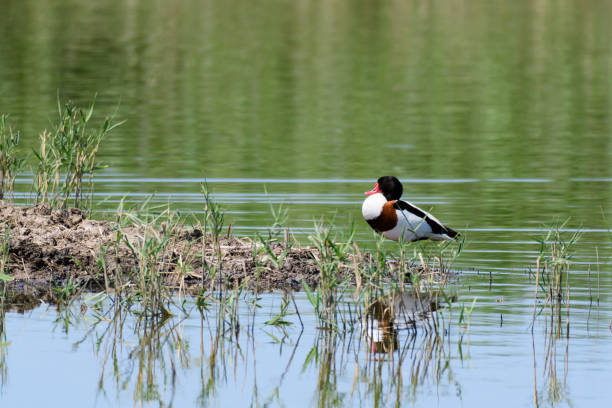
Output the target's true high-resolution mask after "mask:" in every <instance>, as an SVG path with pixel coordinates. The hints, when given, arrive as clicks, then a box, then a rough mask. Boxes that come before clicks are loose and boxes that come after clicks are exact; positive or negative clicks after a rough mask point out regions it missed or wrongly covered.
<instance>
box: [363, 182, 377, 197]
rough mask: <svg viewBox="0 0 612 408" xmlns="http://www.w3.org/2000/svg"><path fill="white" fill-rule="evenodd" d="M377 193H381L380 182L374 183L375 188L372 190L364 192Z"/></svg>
mask: <svg viewBox="0 0 612 408" xmlns="http://www.w3.org/2000/svg"><path fill="white" fill-rule="evenodd" d="M376 193H380V188H378V183H376V184H374V188H373V189H371V190H370V191H366V192H365V193H363V194H366V195H372V194H376Z"/></svg>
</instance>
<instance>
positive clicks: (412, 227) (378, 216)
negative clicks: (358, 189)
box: [361, 176, 458, 241]
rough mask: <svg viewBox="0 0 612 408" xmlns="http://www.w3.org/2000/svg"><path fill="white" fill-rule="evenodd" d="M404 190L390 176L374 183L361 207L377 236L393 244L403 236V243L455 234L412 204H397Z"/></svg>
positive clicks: (401, 202) (452, 236) (399, 202)
mask: <svg viewBox="0 0 612 408" xmlns="http://www.w3.org/2000/svg"><path fill="white" fill-rule="evenodd" d="M403 191H404V188H403V187H402V183H401V182H400V181H399V180H398V179H397V178H395V177H393V176H384V177H381V178H379V179H378V181H377V182H376V184H374V188H373V189H372V190H370V191H366V192H365V194H367V195H368V196H369V197H368V198H366V199H365V201H364V202H363V205H362V207H361V213H362V214H363V218H365V220H366V221H367V222H368V224H370V226H371V227H372V228H374V230H375V231H376V232H378V233H379V234H382V235H383V236H385V237H386V238H389V239H392V240H393V241H399V240H400V238H401V237H402V236H403V238H404V240H405V241H418V240H421V239H431V240H434V241H443V240H449V239H454V238H455V237H456V236H457V235H458V233H457V231H454V230H453V229H451V228H448V227H446V226H444V225H442V223H441V222H440V221H438V219H437V218H436V217H434V216H433V215H431V214H429V213H428V212H426V211H423V210H421V209H420V208H419V207H417V206H416V205H414V204H411V203H409V202H406V201H402V200H400V197H401V196H402V192H403Z"/></svg>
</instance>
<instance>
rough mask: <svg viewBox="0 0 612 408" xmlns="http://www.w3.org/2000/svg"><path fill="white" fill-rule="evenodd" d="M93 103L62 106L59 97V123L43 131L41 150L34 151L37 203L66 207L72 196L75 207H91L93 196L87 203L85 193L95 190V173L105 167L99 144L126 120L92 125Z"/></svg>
mask: <svg viewBox="0 0 612 408" xmlns="http://www.w3.org/2000/svg"><path fill="white" fill-rule="evenodd" d="M94 104H95V102H93V103H92V104H91V105H90V106H89V108H88V109H82V108H80V107H78V106H76V105H75V104H74V103H72V102H67V103H65V104H64V105H62V103H61V101H60V99H59V96H58V100H57V109H58V122H57V124H56V125H55V127H54V129H53V130H52V131H48V130H44V131H43V132H42V133H41V135H40V150H39V151H34V155H35V157H36V160H37V163H36V166H35V168H34V169H33V173H34V181H33V190H34V193H35V196H36V203H49V204H50V205H51V207H52V208H65V207H66V205H67V203H68V201H69V200H70V199H72V205H73V206H74V207H77V208H80V207H81V206H84V205H86V204H89V206H91V196H90V197H89V202H88V203H87V202H86V200H87V196H86V195H85V193H86V192H87V193H91V192H92V190H93V182H92V180H93V174H94V172H95V171H97V170H99V169H101V168H103V167H104V166H102V165H101V164H99V163H97V162H96V155H97V153H98V149H99V148H100V143H101V142H102V140H103V139H104V138H105V137H106V136H107V135H108V133H110V132H111V131H112V130H113V129H115V128H116V127H117V126H120V125H121V124H123V123H124V122H117V123H114V122H113V120H112V118H109V117H107V118H105V119H104V122H103V123H102V126H101V127H99V128H97V129H95V128H93V124H92V123H91V119H92V116H93V112H94ZM85 177H87V179H86V181H85V183H86V184H85V185H84V178H85ZM84 190H86V191H84Z"/></svg>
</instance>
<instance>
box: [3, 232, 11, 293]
mask: <svg viewBox="0 0 612 408" xmlns="http://www.w3.org/2000/svg"><path fill="white" fill-rule="evenodd" d="M10 250H11V230H10V228H9V227H8V226H7V227H4V229H3V231H2V233H1V234H0V287H1V288H2V294H3V295H4V292H5V289H6V287H5V284H6V282H9V281H11V280H13V278H12V276H10V273H9V272H10V268H9V261H10V256H11V252H10ZM0 297H2V298H4V296H0Z"/></svg>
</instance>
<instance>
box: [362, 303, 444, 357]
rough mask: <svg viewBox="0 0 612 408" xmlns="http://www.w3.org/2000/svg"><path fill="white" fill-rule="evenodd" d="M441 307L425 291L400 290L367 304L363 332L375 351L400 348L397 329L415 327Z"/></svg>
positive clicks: (390, 350) (386, 351)
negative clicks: (419, 321)
mask: <svg viewBox="0 0 612 408" xmlns="http://www.w3.org/2000/svg"><path fill="white" fill-rule="evenodd" d="M437 308H438V302H437V301H436V299H432V298H430V297H429V296H428V295H426V294H419V295H418V296H417V294H416V293H415V292H413V291H410V292H397V293H394V294H393V296H391V297H390V298H385V297H383V298H380V299H377V300H375V301H374V302H373V303H371V304H370V305H369V306H368V310H367V313H366V317H365V322H364V323H365V324H364V326H365V331H364V335H365V338H366V340H367V342H368V345H369V346H370V347H369V350H370V352H372V353H389V352H392V351H394V350H396V349H397V348H398V342H397V331H398V330H409V329H415V328H416V322H417V321H418V320H424V319H426V318H427V317H428V316H429V314H430V313H431V312H433V311H435V310H436V309H437Z"/></svg>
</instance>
